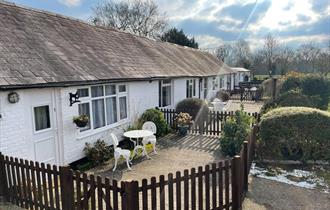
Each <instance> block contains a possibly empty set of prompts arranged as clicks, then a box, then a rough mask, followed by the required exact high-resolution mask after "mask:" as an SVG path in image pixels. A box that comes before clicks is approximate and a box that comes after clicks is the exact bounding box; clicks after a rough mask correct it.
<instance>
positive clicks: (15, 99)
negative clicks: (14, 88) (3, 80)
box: [8, 92, 19, 104]
mask: <svg viewBox="0 0 330 210" xmlns="http://www.w3.org/2000/svg"><path fill="white" fill-rule="evenodd" d="M8 101H9V103H11V104H15V103H17V102H18V101H19V95H18V93H16V92H10V93H9V94H8Z"/></svg>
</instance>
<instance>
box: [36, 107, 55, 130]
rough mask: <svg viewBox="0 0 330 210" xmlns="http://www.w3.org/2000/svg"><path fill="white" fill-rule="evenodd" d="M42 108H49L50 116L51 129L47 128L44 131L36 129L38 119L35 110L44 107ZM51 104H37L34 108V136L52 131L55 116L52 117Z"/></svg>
mask: <svg viewBox="0 0 330 210" xmlns="http://www.w3.org/2000/svg"><path fill="white" fill-rule="evenodd" d="M42 106H48V114H49V128H45V129H42V130H37V129H36V118H35V113H34V108H37V107H42ZM51 109H52V108H51V104H49V103H45V104H35V105H33V106H32V121H33V122H32V124H33V133H34V134H39V133H43V132H47V131H51V130H52V129H53V122H52V121H53V116H52V113H51V111H52V110H51Z"/></svg>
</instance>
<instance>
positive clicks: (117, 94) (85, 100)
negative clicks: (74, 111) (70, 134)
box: [77, 83, 129, 134]
mask: <svg viewBox="0 0 330 210" xmlns="http://www.w3.org/2000/svg"><path fill="white" fill-rule="evenodd" d="M112 85H113V86H115V94H109V95H107V94H106V86H112ZM121 85H124V86H125V91H123V92H119V86H121ZM97 86H102V88H103V95H102V96H96V97H92V88H93V87H97ZM86 88H88V91H89V95H88V97H82V98H79V100H80V102H79V103H78V106H79V105H80V104H85V103H88V104H89V112H90V113H89V114H90V116H89V121H90V128H88V129H84V128H82V129H79V131H80V133H84V134H85V133H89V132H93V131H102V130H105V129H108V128H113V127H116V126H119V125H121V124H123V123H125V122H127V121H128V119H129V106H128V103H129V102H128V100H129V98H128V85H127V84H126V83H107V84H98V85H92V86H89V87H80V88H77V91H78V90H79V89H86ZM123 96H125V97H126V113H127V117H126V118H124V119H120V107H119V98H120V97H123ZM108 98H115V101H116V112H117V113H116V118H117V121H116V122H114V123H109V122H108V116H107V114H108V108H107V99H108ZM99 99H102V100H103V106H104V119H105V121H104V122H105V125H104V126H101V127H98V128H95V125H94V117H93V101H94V100H99ZM78 114H80V113H79V108H78Z"/></svg>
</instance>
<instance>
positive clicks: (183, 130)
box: [178, 125, 189, 136]
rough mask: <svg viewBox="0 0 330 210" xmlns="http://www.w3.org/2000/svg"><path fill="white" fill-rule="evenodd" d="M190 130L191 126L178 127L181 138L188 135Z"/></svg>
mask: <svg viewBox="0 0 330 210" xmlns="http://www.w3.org/2000/svg"><path fill="white" fill-rule="evenodd" d="M188 129H189V126H188V125H185V126H178V131H179V134H180V136H185V135H187V132H188Z"/></svg>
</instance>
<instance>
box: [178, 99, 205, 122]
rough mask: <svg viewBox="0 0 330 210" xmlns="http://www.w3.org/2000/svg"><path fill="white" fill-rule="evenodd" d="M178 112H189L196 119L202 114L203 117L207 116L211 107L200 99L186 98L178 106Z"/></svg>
mask: <svg viewBox="0 0 330 210" xmlns="http://www.w3.org/2000/svg"><path fill="white" fill-rule="evenodd" d="M175 109H176V111H177V112H187V113H189V114H190V116H192V118H193V119H195V118H196V116H197V114H198V113H199V112H201V114H202V115H207V114H208V111H209V107H208V106H207V104H206V102H205V101H204V100H202V99H198V98H186V99H183V100H182V101H180V102H179V103H178V104H177V105H176V108H175Z"/></svg>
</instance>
